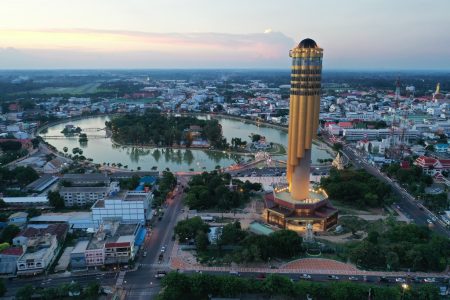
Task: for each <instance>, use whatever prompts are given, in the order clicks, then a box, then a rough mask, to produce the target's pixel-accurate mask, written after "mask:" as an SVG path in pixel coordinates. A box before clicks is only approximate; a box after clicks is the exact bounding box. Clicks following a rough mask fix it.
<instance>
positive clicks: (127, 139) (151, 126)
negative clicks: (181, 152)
mask: <svg viewBox="0 0 450 300" xmlns="http://www.w3.org/2000/svg"><path fill="white" fill-rule="evenodd" d="M105 125H106V127H107V128H109V129H110V130H111V131H112V134H113V139H114V140H116V141H118V142H121V143H126V144H135V145H149V144H150V145H156V146H166V147H171V146H172V145H173V144H181V143H182V142H184V143H185V144H186V146H187V147H189V146H190V145H191V143H192V141H193V138H194V136H193V135H192V134H191V133H190V132H189V130H187V129H189V127H190V126H192V125H196V126H199V127H200V135H201V137H202V138H204V139H206V140H208V141H209V143H210V145H211V146H214V147H216V148H219V149H222V148H224V147H226V144H227V143H226V140H225V139H224V138H223V136H222V127H221V125H220V124H219V122H218V121H217V120H199V119H197V118H195V117H173V116H166V115H163V114H161V113H160V111H155V110H149V111H147V112H146V113H145V114H143V115H137V114H127V115H123V116H117V117H114V118H113V119H112V120H111V121H110V122H105Z"/></svg>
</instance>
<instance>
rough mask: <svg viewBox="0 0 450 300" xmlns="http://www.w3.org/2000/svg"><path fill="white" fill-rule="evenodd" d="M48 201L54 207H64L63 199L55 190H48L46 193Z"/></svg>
mask: <svg viewBox="0 0 450 300" xmlns="http://www.w3.org/2000/svg"><path fill="white" fill-rule="evenodd" d="M47 198H48V202H49V203H50V205H51V206H53V207H54V208H56V209H61V208H64V199H63V198H62V197H61V195H60V194H59V193H58V192H57V191H49V192H48V194H47Z"/></svg>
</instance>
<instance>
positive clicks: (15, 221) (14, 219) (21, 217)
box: [8, 211, 28, 227]
mask: <svg viewBox="0 0 450 300" xmlns="http://www.w3.org/2000/svg"><path fill="white" fill-rule="evenodd" d="M27 221H28V213H26V212H23V211H19V212H16V213H13V214H12V215H10V216H9V217H8V224H12V225H16V226H18V227H21V226H23V225H25V224H26V223H27Z"/></svg>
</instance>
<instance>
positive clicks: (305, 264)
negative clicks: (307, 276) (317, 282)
mask: <svg viewBox="0 0 450 300" xmlns="http://www.w3.org/2000/svg"><path fill="white" fill-rule="evenodd" d="M280 269H286V270H299V269H302V270H305V273H311V272H317V271H332V272H337V273H339V272H357V271H358V269H357V268H356V267H355V266H353V265H351V264H346V263H343V262H340V261H336V260H332V259H325V258H301V259H297V260H294V261H291V262H288V263H286V264H284V265H282V266H281V268H280Z"/></svg>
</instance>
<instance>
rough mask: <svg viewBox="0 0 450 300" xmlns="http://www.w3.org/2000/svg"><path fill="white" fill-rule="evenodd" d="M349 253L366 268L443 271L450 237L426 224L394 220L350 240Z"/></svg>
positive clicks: (449, 247)
mask: <svg viewBox="0 0 450 300" xmlns="http://www.w3.org/2000/svg"><path fill="white" fill-rule="evenodd" d="M348 253H349V258H350V260H351V261H352V262H354V263H355V264H357V265H358V266H360V267H362V268H366V269H377V270H385V269H387V270H398V269H410V270H414V271H442V270H443V269H445V268H446V266H447V264H448V258H449V257H450V240H449V239H448V238H445V237H441V236H439V235H435V234H433V233H432V232H431V230H430V229H428V228H427V227H424V226H418V225H415V224H392V225H391V226H390V227H389V228H388V229H387V230H386V231H384V232H377V231H371V232H369V234H368V236H367V238H365V239H364V240H363V241H362V242H357V243H353V244H350V245H349V250H348Z"/></svg>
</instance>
